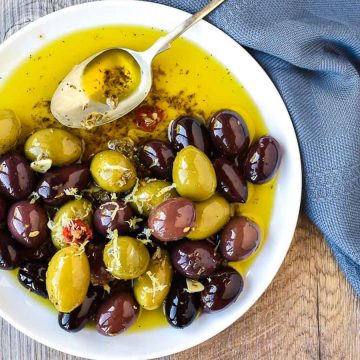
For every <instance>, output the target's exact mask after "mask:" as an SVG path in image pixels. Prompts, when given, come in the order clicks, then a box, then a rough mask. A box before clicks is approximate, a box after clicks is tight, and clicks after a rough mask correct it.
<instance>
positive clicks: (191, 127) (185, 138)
mask: <svg viewBox="0 0 360 360" xmlns="http://www.w3.org/2000/svg"><path fill="white" fill-rule="evenodd" d="M169 140H170V141H171V143H172V144H173V146H174V148H175V150H176V151H180V150H181V149H183V148H185V147H187V146H189V145H193V146H195V147H196V148H198V149H199V150H201V151H203V152H204V153H205V154H207V155H210V143H209V137H208V133H207V129H206V127H205V125H204V124H203V123H201V122H200V121H198V120H196V119H194V118H192V117H189V116H183V117H180V118H178V119H176V120H174V121H173V122H171V123H170V125H169Z"/></svg>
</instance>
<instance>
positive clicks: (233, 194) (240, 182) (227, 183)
mask: <svg viewBox="0 0 360 360" xmlns="http://www.w3.org/2000/svg"><path fill="white" fill-rule="evenodd" d="M214 168H215V172H216V178H217V182H218V190H219V191H220V192H221V193H222V194H223V195H224V196H225V197H226V198H227V199H228V200H229V201H232V202H241V203H245V202H246V200H247V198H248V189H247V184H246V180H245V179H244V177H243V176H242V174H241V171H240V169H239V168H238V167H237V166H236V165H235V164H233V163H232V162H231V161H229V160H227V159H223V158H217V159H215V161H214Z"/></svg>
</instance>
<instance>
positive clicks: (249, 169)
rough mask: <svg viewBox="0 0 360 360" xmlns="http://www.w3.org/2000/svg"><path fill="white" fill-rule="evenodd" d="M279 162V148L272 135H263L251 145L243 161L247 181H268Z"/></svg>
mask: <svg viewBox="0 0 360 360" xmlns="http://www.w3.org/2000/svg"><path fill="white" fill-rule="evenodd" d="M280 162H281V148H280V145H279V143H278V142H277V141H276V140H275V139H274V138H273V137H272V136H263V137H261V138H260V139H258V140H256V141H255V142H254V143H253V144H252V145H251V146H250V149H249V151H248V153H247V155H246V158H245V161H244V174H245V177H246V179H247V180H248V181H250V182H252V183H254V184H263V183H266V182H267V181H270V180H271V179H272V178H273V177H274V175H275V173H276V170H277V169H278V168H279V166H280Z"/></svg>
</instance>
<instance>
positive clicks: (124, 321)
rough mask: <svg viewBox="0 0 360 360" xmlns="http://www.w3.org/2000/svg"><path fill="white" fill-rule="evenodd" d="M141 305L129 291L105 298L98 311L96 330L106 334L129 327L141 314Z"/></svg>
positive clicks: (111, 334)
mask: <svg viewBox="0 0 360 360" xmlns="http://www.w3.org/2000/svg"><path fill="white" fill-rule="evenodd" d="M139 308H140V307H139V305H138V304H137V303H136V301H135V299H134V297H133V296H132V295H131V294H130V293H128V292H119V293H115V294H113V295H111V296H110V297H109V298H108V299H107V300H105V301H104V302H103V303H102V304H101V305H100V308H99V310H98V311H97V314H96V318H95V322H96V330H97V331H98V332H99V333H100V334H102V335H106V336H114V335H117V334H119V333H121V332H123V331H125V330H126V329H128V328H129V327H130V326H131V325H132V324H133V323H134V322H135V321H136V319H137V317H138V315H139Z"/></svg>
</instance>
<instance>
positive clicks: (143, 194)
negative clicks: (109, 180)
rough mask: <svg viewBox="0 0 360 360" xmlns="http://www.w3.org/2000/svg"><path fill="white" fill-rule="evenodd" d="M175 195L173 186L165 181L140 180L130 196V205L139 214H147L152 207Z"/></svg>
mask: <svg viewBox="0 0 360 360" xmlns="http://www.w3.org/2000/svg"><path fill="white" fill-rule="evenodd" d="M176 196H177V194H176V191H175V190H174V187H173V186H172V185H171V184H170V183H169V182H167V181H164V180H155V181H150V182H149V181H147V180H140V181H139V183H138V185H137V187H136V188H135V189H134V190H133V192H132V194H131V196H130V205H131V206H132V207H133V208H134V209H135V210H136V211H137V212H138V213H139V214H140V215H145V216H149V214H150V212H151V210H152V209H153V208H154V207H156V206H158V205H160V204H162V203H163V202H164V201H166V200H168V199H171V198H174V197H176Z"/></svg>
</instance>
